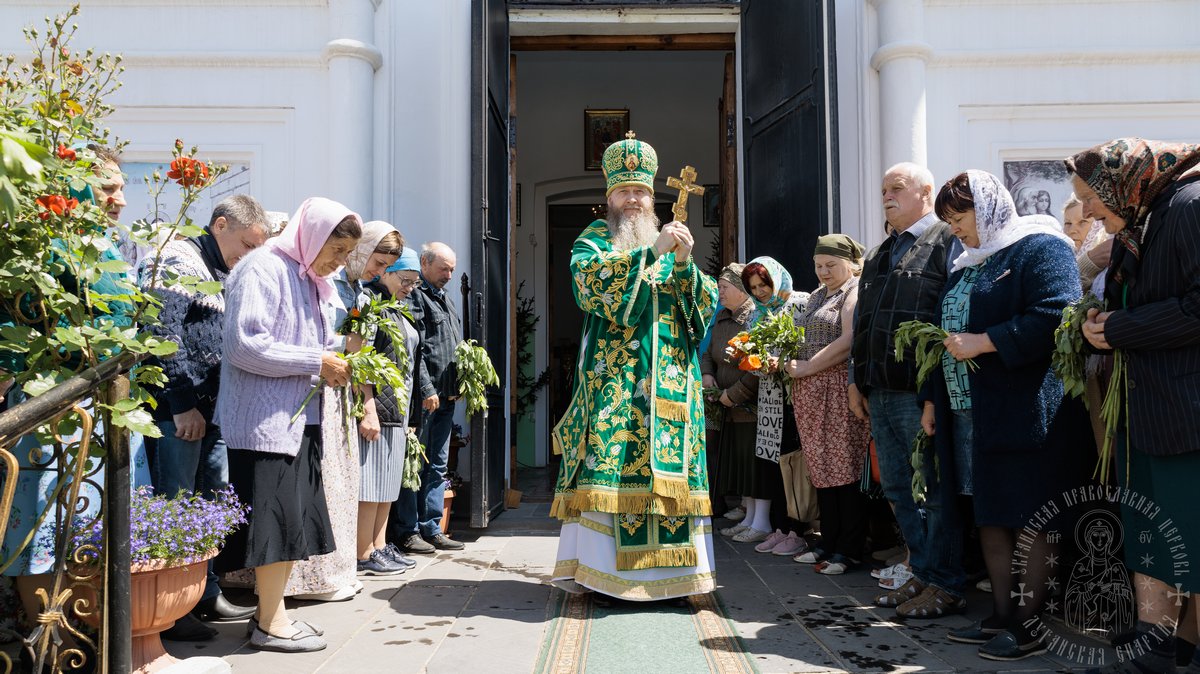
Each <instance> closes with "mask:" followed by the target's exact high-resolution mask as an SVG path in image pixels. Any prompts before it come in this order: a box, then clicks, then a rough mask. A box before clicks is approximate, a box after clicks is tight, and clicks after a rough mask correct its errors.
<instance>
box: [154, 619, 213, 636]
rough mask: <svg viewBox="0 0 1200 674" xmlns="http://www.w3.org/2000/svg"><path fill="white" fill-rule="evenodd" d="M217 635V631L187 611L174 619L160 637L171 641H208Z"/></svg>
mask: <svg viewBox="0 0 1200 674" xmlns="http://www.w3.org/2000/svg"><path fill="white" fill-rule="evenodd" d="M215 636H217V631H216V630H214V629H213V628H211V627H209V626H208V625H205V624H204V623H202V622H200V621H199V620H197V619H196V616H194V615H192V614H191V613H188V614H187V615H185V616H183V617H182V618H180V619H179V620H176V621H175V624H174V625H172V626H171V627H170V628H169V629H167V630H165V631H164V632H163V633H162V638H164V639H170V640H171V641H210V640H212V638H213V637H215Z"/></svg>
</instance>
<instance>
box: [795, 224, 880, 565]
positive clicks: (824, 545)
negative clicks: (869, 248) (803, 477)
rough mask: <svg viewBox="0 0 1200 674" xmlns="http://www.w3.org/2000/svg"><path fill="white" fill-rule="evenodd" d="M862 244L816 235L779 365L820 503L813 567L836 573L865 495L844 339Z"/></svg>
mask: <svg viewBox="0 0 1200 674" xmlns="http://www.w3.org/2000/svg"><path fill="white" fill-rule="evenodd" d="M862 255H863V247H862V244H860V243H859V242H857V241H855V240H854V239H851V238H850V237H848V236H846V235H845V234H827V235H825V236H822V237H820V238H818V239H817V247H816V250H815V251H814V254H813V264H814V266H815V267H816V271H817V279H818V280H820V282H821V287H819V288H817V291H816V292H815V293H813V294H812V296H811V297H809V299H808V308H807V310H806V311H805V312H804V314H803V315H802V316H801V317H800V319H799V320H798V321H797V324H798V325H799V326H800V327H802V328H804V342H803V343H802V344H801V345H800V352H799V353H797V354H796V357H795V358H794V359H792V360H789V361H787V363H786V365H785V366H784V371H785V372H787V374H789V375H791V377H792V378H793V379H794V380H795V383H794V384H793V386H792V407H793V409H794V410H795V419H796V428H797V430H798V431H799V432H800V447H801V449H802V451H803V452H804V460H805V462H806V463H807V466H808V476H809V479H810V480H811V481H812V484H813V486H814V487H815V488H816V490H817V504H818V506H819V507H820V509H821V548H820V549H819V550H812V551H811V552H812V557H813V559H814V560H815V561H816V562H817V566H816V567H815V569H816V571H817V572H818V573H823V574H826V575H837V574H842V573H845V572H846V570H847V569H849V568H852V567H853V566H855V565H857V564H858V558H859V555H861V554H862V551H863V547H864V546H865V545H866V535H867V496H866V494H864V493H863V492H862V490H861V489H860V488H859V482H860V481H861V478H862V470H863V461H864V460H865V459H866V455H867V443H868V441H869V438H870V435H871V430H870V427H869V426H868V425H867V423H866V422H865V421H863V420H861V419H859V418H858V417H856V416H854V414H853V413H851V412H850V402H849V398H848V386H849V384H848V381H849V370H848V362H849V358H850V339H851V337H852V333H853V325H854V306H855V304H856V303H857V302H858V274H860V273H861V272H862Z"/></svg>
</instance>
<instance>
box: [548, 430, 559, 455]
mask: <svg viewBox="0 0 1200 674" xmlns="http://www.w3.org/2000/svg"><path fill="white" fill-rule="evenodd" d="M550 440H551V443H552V447H553V449H552V451H553V452H554V455H555V456H562V440H559V439H558V433H551V434H550Z"/></svg>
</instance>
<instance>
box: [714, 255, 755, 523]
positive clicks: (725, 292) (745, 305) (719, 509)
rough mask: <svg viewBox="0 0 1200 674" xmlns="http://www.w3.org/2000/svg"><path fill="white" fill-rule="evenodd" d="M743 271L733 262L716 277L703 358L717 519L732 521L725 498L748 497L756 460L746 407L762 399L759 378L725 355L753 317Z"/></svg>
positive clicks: (751, 418)
mask: <svg viewBox="0 0 1200 674" xmlns="http://www.w3.org/2000/svg"><path fill="white" fill-rule="evenodd" d="M743 267H745V265H743V264H739V263H737V262H735V263H733V264H731V265H729V266H727V267H725V268H724V269H722V270H721V275H720V276H719V277H717V299H718V301H720V303H721V310H720V311H719V312H717V315H716V317H715V318H714V319H713V325H712V328H711V329H710V330H709V335H710V337H711V339H710V340H709V345H708V349H707V350H706V351H704V352H703V353H701V354H700V372H701V373H702V374H703V380H704V387H705V388H706V389H708V390H709V391H710V399H711V398H715V399H716V404H717V406H713V405H711V404H710V405H709V406H708V407H707V408H706V410H713V409H715V410H717V415H716V419H709V421H715V426H716V428H715V430H710V431H709V433H708V440H707V442H706V447H707V451H708V463H709V468H708V479H709V482H710V488H709V493H710V495H711V497H712V501H713V516H714V517H720V516H721V514H722V513H724V514H725V515H726V516H727V517H734V515H731V514H730V513H727V512H726V505H725V495H727V494H737V495H739V496H740V495H743V494H746V493H748V492H749V490H750V485H749V483H748V480H749V478H750V474H751V470H752V466H753V463H752V462H753V461H754V454H753V453H751V451H750V448H751V447H753V446H754V430H755V422H756V421H757V417H755V415H754V411H753V410H751V409H747V408H748V406H749V405H748V404H753V403H754V402H755V401H756V400H758V377H757V376H755V375H754V373H752V372H746V371H744V370H742V369H740V368H738V364H737V362H733V361H731V359H730V358H729V355H728V353H726V350H725V349H726V347H727V345H728V344H729V342H730V340H733V339H736V337H737V335H738V333H740V332H743V331H745V330H746V329H747V328H748V327H749V323H750V314H751V313H753V312H754V302H753V301H752V300H751V299H750V295H749V293H747V292H746V288H745V286H743V285H742V268H743ZM744 506H745V504H743V507H744ZM744 513H745V511H743V516H744Z"/></svg>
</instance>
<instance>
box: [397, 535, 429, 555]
mask: <svg viewBox="0 0 1200 674" xmlns="http://www.w3.org/2000/svg"><path fill="white" fill-rule="evenodd" d="M400 549H401V550H403V551H404V552H407V553H408V554H410V555H432V554H433V551H434V550H436V549H437V548H435V547H433V546H432V545H430V544H428V543H426V542H425V540H424V539H423V538H421V534H409V535H407V536H405V537H404V540H402V541H400Z"/></svg>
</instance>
